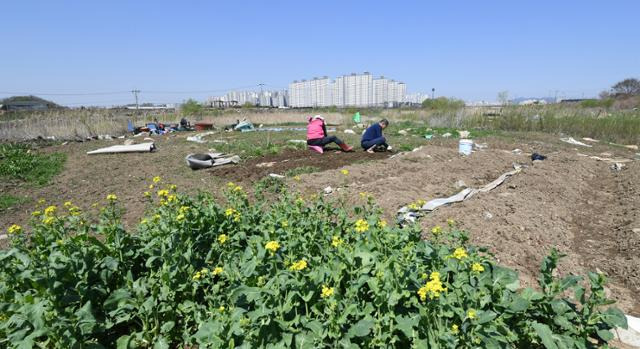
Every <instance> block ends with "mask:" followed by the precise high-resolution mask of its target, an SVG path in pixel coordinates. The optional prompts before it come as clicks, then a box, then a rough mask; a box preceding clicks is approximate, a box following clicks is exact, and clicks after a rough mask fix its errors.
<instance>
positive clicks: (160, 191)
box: [158, 189, 169, 197]
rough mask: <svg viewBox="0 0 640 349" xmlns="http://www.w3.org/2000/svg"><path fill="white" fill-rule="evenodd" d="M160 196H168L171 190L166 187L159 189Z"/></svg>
mask: <svg viewBox="0 0 640 349" xmlns="http://www.w3.org/2000/svg"><path fill="white" fill-rule="evenodd" d="M158 196H160V197H167V196H169V191H168V190H166V189H161V190H158Z"/></svg>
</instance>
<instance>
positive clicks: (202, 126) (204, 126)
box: [196, 122, 213, 131]
mask: <svg viewBox="0 0 640 349" xmlns="http://www.w3.org/2000/svg"><path fill="white" fill-rule="evenodd" d="M211 129H213V124H212V123H210V122H196V131H202V130H211Z"/></svg>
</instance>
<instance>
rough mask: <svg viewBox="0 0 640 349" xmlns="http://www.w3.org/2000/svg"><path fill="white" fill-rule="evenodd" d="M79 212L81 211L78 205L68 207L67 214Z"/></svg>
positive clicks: (77, 214)
mask: <svg viewBox="0 0 640 349" xmlns="http://www.w3.org/2000/svg"><path fill="white" fill-rule="evenodd" d="M81 212H82V211H80V208H79V207H78V206H73V207H71V208H69V214H70V215H72V216H79V215H80V213H81Z"/></svg>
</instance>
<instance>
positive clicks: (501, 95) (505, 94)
mask: <svg viewBox="0 0 640 349" xmlns="http://www.w3.org/2000/svg"><path fill="white" fill-rule="evenodd" d="M498 102H500V104H502V105H507V104H509V91H500V92H498Z"/></svg>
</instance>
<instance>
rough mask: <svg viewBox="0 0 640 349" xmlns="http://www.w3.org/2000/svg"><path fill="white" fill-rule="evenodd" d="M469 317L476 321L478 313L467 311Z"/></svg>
mask: <svg viewBox="0 0 640 349" xmlns="http://www.w3.org/2000/svg"><path fill="white" fill-rule="evenodd" d="M467 317H468V318H469V319H471V320H473V319H475V318H476V317H477V314H476V311H475V310H473V309H469V310H467Z"/></svg>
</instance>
